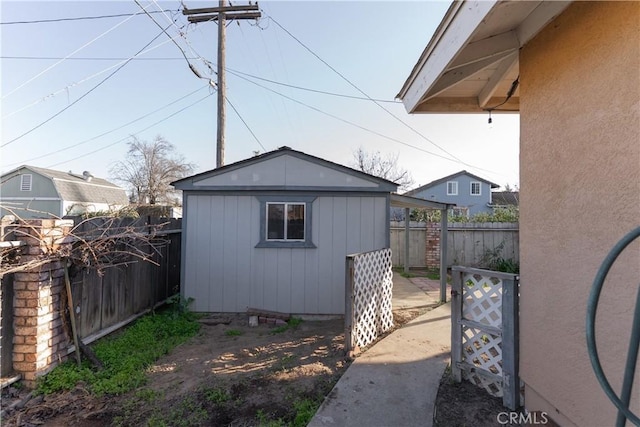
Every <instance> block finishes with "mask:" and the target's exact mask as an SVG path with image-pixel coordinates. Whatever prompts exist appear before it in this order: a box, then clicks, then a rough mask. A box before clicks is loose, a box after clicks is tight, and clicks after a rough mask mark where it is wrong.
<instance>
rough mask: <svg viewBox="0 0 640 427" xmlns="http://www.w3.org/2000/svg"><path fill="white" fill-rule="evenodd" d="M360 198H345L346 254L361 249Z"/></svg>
mask: <svg viewBox="0 0 640 427" xmlns="http://www.w3.org/2000/svg"><path fill="white" fill-rule="evenodd" d="M360 216H361V198H360V197H348V198H347V254H354V253H358V252H360V251H361V247H362V246H361V233H360Z"/></svg>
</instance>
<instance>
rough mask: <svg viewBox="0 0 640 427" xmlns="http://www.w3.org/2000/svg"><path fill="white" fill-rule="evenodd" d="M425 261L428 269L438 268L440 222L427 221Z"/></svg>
mask: <svg viewBox="0 0 640 427" xmlns="http://www.w3.org/2000/svg"><path fill="white" fill-rule="evenodd" d="M426 241H427V248H426V251H425V263H426V266H427V268H428V269H436V270H437V269H439V268H440V223H438V222H428V223H427V239H426Z"/></svg>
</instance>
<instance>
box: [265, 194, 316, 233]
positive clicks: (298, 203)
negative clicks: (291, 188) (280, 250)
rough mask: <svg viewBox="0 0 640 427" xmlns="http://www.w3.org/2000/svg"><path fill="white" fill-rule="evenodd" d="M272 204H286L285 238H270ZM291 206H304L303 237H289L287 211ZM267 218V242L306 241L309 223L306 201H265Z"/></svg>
mask: <svg viewBox="0 0 640 427" xmlns="http://www.w3.org/2000/svg"><path fill="white" fill-rule="evenodd" d="M271 205H283V206H284V238H282V239H270V238H269V206H271ZM289 206H302V211H303V219H302V220H303V226H302V238H301V239H290V238H288V237H287V234H288V233H287V225H288V221H287V212H288V207H289ZM265 209H266V212H265V214H264V215H265V220H266V227H265V233H266V234H265V236H264V239H265V241H267V242H304V241H305V231H306V230H305V226H306V224H307V206H306V203H304V202H266V203H265Z"/></svg>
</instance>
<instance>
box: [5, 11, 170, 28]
mask: <svg viewBox="0 0 640 427" xmlns="http://www.w3.org/2000/svg"><path fill="white" fill-rule="evenodd" d="M162 12H179V10H171V9H167V10H155V11H152V12H150V13H162ZM137 15H142V12H135V13H119V14H115V15H97V16H77V17H73V18H53V19H37V20H33V21H9V22H0V25H15V24H46V23H50V22H65V21H84V20H91V19H105V18H121V17H123V16H131V17H133V16H137Z"/></svg>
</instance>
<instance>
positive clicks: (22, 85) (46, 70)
mask: <svg viewBox="0 0 640 427" xmlns="http://www.w3.org/2000/svg"><path fill="white" fill-rule="evenodd" d="M132 17H133V16H130V17H129V18H127V19H125V20H124V21H121V22H119V23H118V24H116V25H114V26H113V27H111V28H109V29H108V30H107V31H105V32H104V33H102V34H100V35H99V36H98V37H96V38H94V39H93V40H91V41H89V42H87V43H85V44H83V45H82V46H80V47H79V48H78V49H76V50H74V51H73V52H71V53H70V54H68V55H67V56H65V57H64V58H63V59H61V60H60V61H58V62H56V63H55V64H53V65H51V66H49V67H47V68H45V69H44V70H42V71H41V72H39V73H38V74H36V75H35V76H33V77H32V78H30V79H29V80H27V81H26V82H24V83H22V84H21V85H19V86H18V87H16V88H15V89H13V90H12V91H9V93H7V94H5V95H4V96H3V97H2V98H0V99H4V98H6V97H7V96H9V95H11V94H12V93H14V92H15V91H17V90H18V89H21V88H22V87H24V86H26V85H27V84H29V83H31V82H32V81H34V80H35V79H37V78H38V77H40V76H41V75H43V74H45V73H46V72H48V71H50V70H51V69H53V68H54V67H56V66H57V65H58V64H60V63H62V62H64V61H65V60H66V59H67V58H69V57H70V56H73V55H75V54H76V53H78V52H80V51H81V50H82V49H84V48H85V47H87V46H89V45H90V44H92V43H93V42H95V41H96V40H98V39H100V38H102V37H104V36H106V35H107V34H109V33H110V32H111V31H113V30H115V29H116V28H118V27H119V26H120V25H122V24H124V23H125V22H127V21H128V20H129V19H131V18H132Z"/></svg>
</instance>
